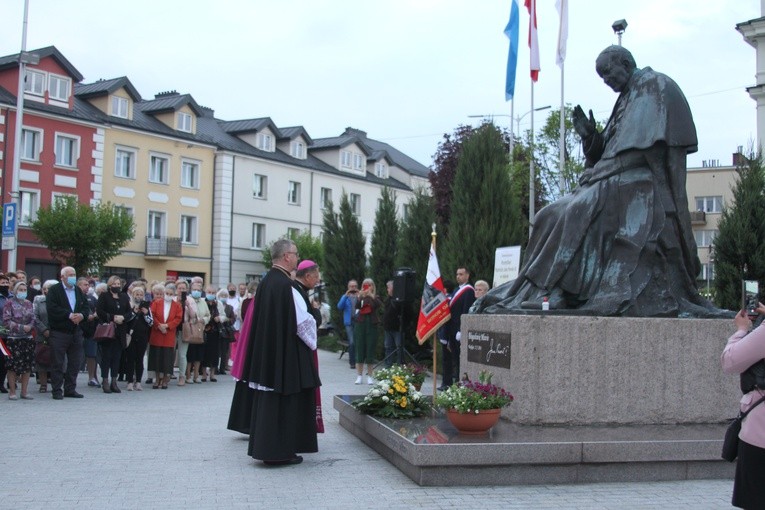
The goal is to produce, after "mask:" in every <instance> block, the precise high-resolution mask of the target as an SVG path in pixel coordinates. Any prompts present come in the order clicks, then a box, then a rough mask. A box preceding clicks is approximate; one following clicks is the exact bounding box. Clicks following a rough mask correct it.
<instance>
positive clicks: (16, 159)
mask: <svg viewBox="0 0 765 510" xmlns="http://www.w3.org/2000/svg"><path fill="white" fill-rule="evenodd" d="M28 16H29V0H24V24H23V26H22V29H21V51H20V52H19V86H18V90H17V92H16V126H15V128H16V129H15V131H14V137H15V139H14V140H13V178H12V180H11V202H13V203H15V204H16V214H17V218H16V223H17V225H18V216H20V213H21V204H19V202H20V200H19V174H20V173H21V136H22V134H23V131H22V128H23V125H24V79H25V76H24V75H25V74H26V66H24V54H25V53H26V51H27V18H28ZM3 199H5V197H3ZM17 228H18V226H17ZM17 232H18V231H17ZM17 247H18V233H17V234H16V239H15V240H14V243H13V249H12V250H8V271H15V270H16V250H17V249H18V248H17Z"/></svg>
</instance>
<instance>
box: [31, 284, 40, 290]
mask: <svg viewBox="0 0 765 510" xmlns="http://www.w3.org/2000/svg"><path fill="white" fill-rule="evenodd" d="M32 288H33V289H35V290H40V284H39V283H35V284H34V285H32Z"/></svg>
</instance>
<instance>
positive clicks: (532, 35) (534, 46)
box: [525, 0, 541, 82]
mask: <svg viewBox="0 0 765 510" xmlns="http://www.w3.org/2000/svg"><path fill="white" fill-rule="evenodd" d="M525 5H526V9H528V10H529V56H530V57H531V81H534V82H536V81H537V80H538V79H539V71H540V70H541V67H540V66H539V37H537V0H526V3H525Z"/></svg>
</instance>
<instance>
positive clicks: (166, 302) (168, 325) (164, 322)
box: [149, 283, 183, 390]
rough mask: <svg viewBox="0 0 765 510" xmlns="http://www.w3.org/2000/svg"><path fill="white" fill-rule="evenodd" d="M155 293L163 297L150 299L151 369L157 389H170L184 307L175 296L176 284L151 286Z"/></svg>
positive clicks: (154, 386) (153, 386)
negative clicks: (152, 320) (176, 340)
mask: <svg viewBox="0 0 765 510" xmlns="http://www.w3.org/2000/svg"><path fill="white" fill-rule="evenodd" d="M151 291H152V294H153V295H154V296H163V297H162V298H161V299H154V301H152V302H151V306H150V307H149V308H150V312H151V316H152V318H153V319H154V323H153V324H152V326H151V335H150V336H149V370H153V371H154V372H155V373H154V377H155V378H154V384H153V385H152V388H154V389H155V390H156V389H158V388H162V389H163V390H166V389H167V385H168V384H169V383H170V377H171V376H172V375H173V364H174V361H175V331H176V329H177V328H178V325H179V324H180V323H181V318H182V317H183V310H182V309H181V305H179V304H178V303H177V302H176V301H175V300H174V299H173V298H174V297H175V285H173V284H172V283H168V284H167V285H162V284H161V283H158V284H156V285H154V287H152V288H151Z"/></svg>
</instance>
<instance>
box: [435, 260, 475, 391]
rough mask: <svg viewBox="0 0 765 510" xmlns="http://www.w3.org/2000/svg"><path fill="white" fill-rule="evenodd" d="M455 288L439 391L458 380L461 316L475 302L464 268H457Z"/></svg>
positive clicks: (465, 268) (467, 271) (472, 289)
mask: <svg viewBox="0 0 765 510" xmlns="http://www.w3.org/2000/svg"><path fill="white" fill-rule="evenodd" d="M456 280H457V288H456V289H454V294H453V295H452V298H451V300H450V302H449V311H450V313H451V315H452V316H451V318H450V319H449V322H447V323H446V325H445V326H444V327H445V328H446V349H447V350H448V351H449V354H450V356H444V368H443V370H444V373H443V378H442V385H441V389H442V390H443V389H446V388H448V387H449V386H451V385H452V384H453V383H454V382H456V381H459V378H460V343H461V341H460V340H461V334H460V328H461V327H462V314H464V313H468V311H469V310H470V307H471V306H472V305H473V302H474V301H475V289H474V288H473V286H472V285H470V271H469V270H468V268H467V267H465V266H460V267H458V268H457V275H456ZM447 358H449V359H447Z"/></svg>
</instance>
